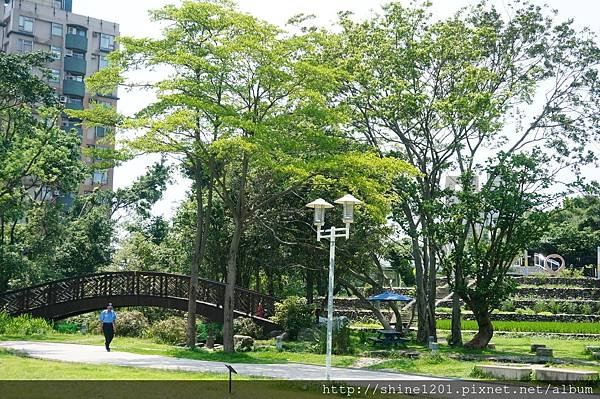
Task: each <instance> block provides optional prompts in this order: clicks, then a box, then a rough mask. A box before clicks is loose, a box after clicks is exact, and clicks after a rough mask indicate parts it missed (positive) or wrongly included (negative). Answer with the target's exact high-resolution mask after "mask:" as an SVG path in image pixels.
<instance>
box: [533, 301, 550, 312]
mask: <svg viewBox="0 0 600 399" xmlns="http://www.w3.org/2000/svg"><path fill="white" fill-rule="evenodd" d="M547 309H548V308H547V306H546V303H545V302H536V303H535V305H533V311H534V312H535V313H536V314H540V313H542V312H547Z"/></svg>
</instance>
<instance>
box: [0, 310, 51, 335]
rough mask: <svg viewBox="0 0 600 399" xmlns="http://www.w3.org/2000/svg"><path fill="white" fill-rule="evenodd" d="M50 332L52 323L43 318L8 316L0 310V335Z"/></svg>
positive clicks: (43, 333) (44, 333)
mask: <svg viewBox="0 0 600 399" xmlns="http://www.w3.org/2000/svg"><path fill="white" fill-rule="evenodd" d="M50 333H52V325H50V323H48V322H47V321H46V320H44V319H40V318H35V317H31V316H30V315H22V316H18V317H10V316H9V315H7V314H6V313H1V312H0V335H46V334H50Z"/></svg>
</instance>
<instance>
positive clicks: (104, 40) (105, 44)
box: [100, 33, 115, 51]
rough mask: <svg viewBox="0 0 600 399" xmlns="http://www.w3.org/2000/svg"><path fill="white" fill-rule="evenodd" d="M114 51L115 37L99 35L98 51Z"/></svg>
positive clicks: (104, 34)
mask: <svg viewBox="0 0 600 399" xmlns="http://www.w3.org/2000/svg"><path fill="white" fill-rule="evenodd" d="M114 49H115V37H114V36H113V35H107V34H106V33H101V34H100V50H104V51H113V50H114Z"/></svg>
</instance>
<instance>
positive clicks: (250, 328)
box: [233, 317, 263, 339]
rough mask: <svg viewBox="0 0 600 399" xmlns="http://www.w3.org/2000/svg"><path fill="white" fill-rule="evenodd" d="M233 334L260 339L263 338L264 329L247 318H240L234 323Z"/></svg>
mask: <svg viewBox="0 0 600 399" xmlns="http://www.w3.org/2000/svg"><path fill="white" fill-rule="evenodd" d="M233 332H234V333H235V334H239V335H247V336H249V337H252V338H256V339H260V338H262V336H263V329H262V327H261V326H259V325H258V324H256V323H255V322H254V320H252V319H250V318H247V317H239V318H237V319H235V320H234V321H233Z"/></svg>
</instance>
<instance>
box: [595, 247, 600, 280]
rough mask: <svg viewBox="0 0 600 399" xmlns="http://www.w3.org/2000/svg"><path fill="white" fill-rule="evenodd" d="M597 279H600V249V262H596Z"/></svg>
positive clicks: (599, 252)
mask: <svg viewBox="0 0 600 399" xmlns="http://www.w3.org/2000/svg"><path fill="white" fill-rule="evenodd" d="M596 278H600V247H598V260H597V262H596Z"/></svg>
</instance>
